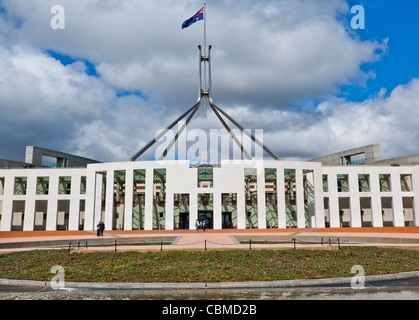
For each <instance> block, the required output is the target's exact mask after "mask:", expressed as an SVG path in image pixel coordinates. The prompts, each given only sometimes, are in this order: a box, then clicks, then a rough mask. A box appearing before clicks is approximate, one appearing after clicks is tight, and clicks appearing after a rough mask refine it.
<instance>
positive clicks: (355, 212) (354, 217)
mask: <svg viewBox="0 0 419 320" xmlns="http://www.w3.org/2000/svg"><path fill="white" fill-rule="evenodd" d="M348 179H349V195H350V198H349V201H350V203H349V206H350V210H351V227H352V228H359V227H362V222H361V203H360V199H359V186H358V173H357V172H352V173H349V175H348Z"/></svg>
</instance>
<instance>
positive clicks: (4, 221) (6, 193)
mask: <svg viewBox="0 0 419 320" xmlns="http://www.w3.org/2000/svg"><path fill="white" fill-rule="evenodd" d="M14 182H15V177H14V176H12V175H7V176H6V177H5V178H4V190H3V207H2V217H1V226H0V230H1V231H10V230H11V228H12V212H13V192H14Z"/></svg>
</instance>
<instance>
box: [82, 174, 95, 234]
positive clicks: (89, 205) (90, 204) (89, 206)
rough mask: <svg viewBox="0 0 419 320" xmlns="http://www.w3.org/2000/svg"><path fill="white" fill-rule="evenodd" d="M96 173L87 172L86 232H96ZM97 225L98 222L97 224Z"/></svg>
mask: <svg viewBox="0 0 419 320" xmlns="http://www.w3.org/2000/svg"><path fill="white" fill-rule="evenodd" d="M96 185H97V179H96V172H95V171H94V170H89V167H88V170H87V175H86V204H85V213H84V230H85V231H91V230H94V225H95V224H94V221H95V202H96V197H97V195H96ZM96 223H97V222H96Z"/></svg>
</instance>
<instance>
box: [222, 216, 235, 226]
mask: <svg viewBox="0 0 419 320" xmlns="http://www.w3.org/2000/svg"><path fill="white" fill-rule="evenodd" d="M222 228H223V229H232V228H233V219H232V215H231V212H223V214H222Z"/></svg>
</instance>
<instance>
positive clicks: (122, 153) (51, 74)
mask: <svg viewBox="0 0 419 320" xmlns="http://www.w3.org/2000/svg"><path fill="white" fill-rule="evenodd" d="M55 4H57V3H56V1H53V0H43V1H39V0H36V1H35V0H25V1H23V0H14V1H2V5H3V6H4V8H5V12H6V14H2V15H0V41H1V45H0V109H1V113H2V117H1V119H0V131H1V134H2V135H3V136H5V135H6V136H7V137H9V139H7V140H5V141H3V142H2V143H0V157H9V154H11V151H10V150H11V149H12V148H14V146H17V145H19V146H20V148H21V149H20V150H23V148H24V146H25V145H30V144H35V145H39V146H41V147H49V148H53V149H58V150H62V151H66V152H72V153H77V154H81V155H84V156H86V157H90V158H95V159H98V160H102V161H119V160H125V159H127V157H129V156H131V155H132V154H133V153H134V152H135V151H137V150H138V148H139V147H141V145H144V144H145V143H146V142H148V141H149V140H150V139H152V138H153V136H154V134H155V132H156V131H157V130H158V129H161V128H163V127H165V126H166V125H167V124H169V123H170V122H171V121H173V120H174V119H175V118H176V117H177V116H178V115H179V114H180V113H181V112H183V111H184V110H186V109H187V108H189V107H191V106H192V104H193V103H194V102H195V101H196V96H197V91H198V90H197V89H198V88H197V85H198V84H197V80H198V50H197V48H196V45H197V44H198V43H202V28H203V24H202V22H198V23H197V24H195V25H193V26H191V27H190V28H188V29H186V30H181V29H180V25H181V23H182V22H183V20H185V19H187V18H189V17H190V16H191V15H192V14H194V12H195V10H198V9H199V8H200V6H201V3H199V4H198V3H197V2H196V1H189V0H176V1H168V0H160V1H155V0H141V1H138V0H106V1H104V0H103V1H95V0H72V1H70V0H66V1H61V4H62V5H63V6H64V8H65V10H66V11H65V14H66V29H65V30H52V29H51V27H50V19H51V18H52V15H51V13H50V8H51V6H52V5H55ZM347 14H349V8H348V5H347V4H346V2H345V1H343V0H328V1H309V0H298V1H295V0H284V1H273V0H272V1H271V0H269V1H256V0H247V1H242V2H241V3H240V6H238V5H237V3H236V2H233V1H221V0H216V1H215V0H214V1H211V2H209V3H208V18H209V20H208V37H209V39H208V44H213V45H214V48H213V52H212V54H213V55H212V57H213V61H212V64H213V73H212V76H213V88H214V92H213V96H214V99H215V101H216V103H217V104H219V106H220V107H222V108H224V109H225V110H228V112H229V113H230V114H231V115H233V117H235V118H237V120H238V121H239V122H241V123H242V124H243V125H244V126H245V127H246V128H263V129H264V130H265V142H266V143H267V144H268V146H270V147H271V148H272V149H273V150H274V151H275V152H276V153H278V154H279V155H280V156H282V157H286V158H312V157H315V156H318V155H322V154H325V153H329V152H335V151H338V150H341V149H344V148H347V147H352V146H359V145H363V144H370V143H381V144H382V145H383V147H382V150H383V152H384V151H388V152H389V153H391V154H396V153H402V154H404V153H409V152H413V153H415V152H416V151H415V150H414V149H415V147H414V141H416V139H417V138H418V137H417V136H416V134H415V133H414V130H413V128H414V127H413V122H414V120H413V119H414V118H413V117H411V116H410V117H409V115H412V114H416V113H417V111H416V110H417V103H416V101H417V100H416V101H415V100H414V99H416V96H417V91H418V84H417V81H416V80H414V81H412V83H410V84H407V85H401V86H399V87H398V88H396V89H395V90H393V92H391V94H390V95H386V92H385V91H382V92H380V93H377V96H376V97H375V98H373V99H368V100H366V101H364V102H363V103H352V102H350V101H346V100H344V99H337V98H330V97H331V96H332V97H333V95H334V94H336V93H337V92H338V88H339V85H342V84H351V83H355V84H360V85H363V84H365V81H366V79H369V78H373V77H374V73H373V71H371V70H366V71H362V70H361V66H362V65H363V64H365V63H372V62H375V61H377V60H378V59H380V57H381V56H382V55H383V53H385V52H386V49H387V40H386V39H384V40H381V39H378V40H377V41H362V40H360V39H359V38H357V37H356V36H354V34H352V32H351V31H350V30H348V26H345V24H344V23H343V22H342V20H341V19H340V17H341V16H342V15H347ZM47 49H50V50H53V51H56V52H61V53H63V54H64V55H70V56H72V57H73V58H75V59H78V61H77V62H75V63H73V64H71V65H67V66H63V65H62V64H61V63H60V62H59V61H56V60H55V59H53V58H51V57H49V56H48V55H47V54H45V53H44V52H45V50H47ZM84 60H88V61H90V62H92V63H94V64H95V66H96V69H97V71H98V73H99V74H100V76H99V77H91V76H90V77H89V76H88V75H87V74H86V73H85V68H86V66H85V64H84V62H83V61H84ZM118 91H122V92H123V91H135V92H141V93H142V94H143V95H142V96H135V95H134V96H126V97H119V98H118V97H117V96H116V92H118ZM313 98H319V99H322V100H323V101H324V102H322V103H320V105H319V106H318V108H314V109H313V108H307V107H304V106H302V105H301V103H299V101H300V100H304V99H308V100H310V99H313ZM291 106H297V107H296V108H295V109H291ZM412 106H416V109H415V108H414V107H412ZM256 108H257V109H256ZM259 109H262V110H263V112H260V110H259ZM255 110H256V111H255ZM208 113H209V118H208V119H205V120H204V119H202V117H201V118H197V119H196V120H195V121H194V122H192V125H193V126H195V127H201V126H202V127H205V128H206V129H207V130H208V129H210V128H219V127H221V126H220V124H219V123H218V121H217V120H216V119H215V118H214V116H211V115H210V114H211V112H210V111H208ZM199 115H202V112H200V114H199ZM406 118H407V119H406ZM403 140H405V141H404V142H403ZM22 153H23V151H19V153H16V154H19V155H21V154H22ZM15 158H16V157H15Z"/></svg>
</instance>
